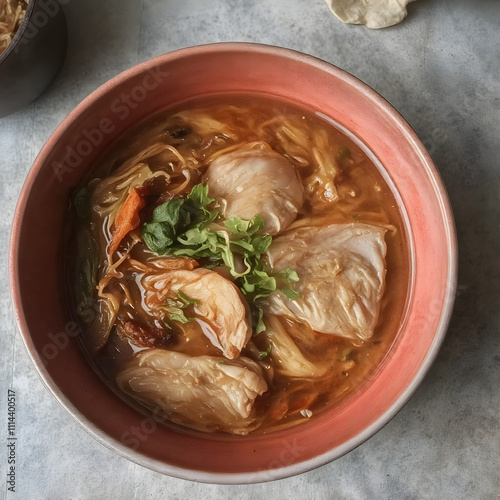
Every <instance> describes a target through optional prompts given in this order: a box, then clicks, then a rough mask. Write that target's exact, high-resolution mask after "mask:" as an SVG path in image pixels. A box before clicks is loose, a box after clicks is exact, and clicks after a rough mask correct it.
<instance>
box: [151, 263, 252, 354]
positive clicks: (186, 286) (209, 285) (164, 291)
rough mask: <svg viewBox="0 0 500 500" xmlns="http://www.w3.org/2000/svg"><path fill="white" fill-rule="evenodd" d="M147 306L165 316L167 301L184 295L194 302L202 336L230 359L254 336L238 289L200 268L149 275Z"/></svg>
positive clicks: (247, 308) (247, 311)
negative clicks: (164, 309)
mask: <svg viewBox="0 0 500 500" xmlns="http://www.w3.org/2000/svg"><path fill="white" fill-rule="evenodd" d="M142 284H143V287H144V289H145V300H144V302H145V304H146V306H147V307H148V308H149V309H150V310H151V312H152V313H153V314H155V313H156V315H162V316H163V315H164V312H163V307H164V303H165V301H166V299H173V298H176V297H177V296H178V294H179V292H181V293H182V294H183V295H184V296H186V297H188V298H189V299H190V300H192V301H195V304H194V305H193V310H194V314H195V318H194V319H196V320H198V321H201V322H203V333H204V334H205V335H206V336H207V338H208V339H209V340H210V342H211V343H212V344H213V345H214V346H215V347H217V348H219V349H221V351H222V352H223V354H224V356H225V357H226V358H228V359H233V358H235V357H237V356H238V355H239V354H240V352H241V350H242V349H243V347H245V345H246V343H247V342H248V341H249V340H250V337H251V335H252V328H251V318H250V310H249V307H248V304H247V302H246V301H245V299H244V297H243V295H242V294H241V292H240V290H239V289H238V287H237V286H236V285H235V284H234V283H232V282H231V281H229V280H227V279H225V278H223V277H222V276H221V275H220V274H218V273H216V272H214V271H210V270H208V269H204V268H200V269H194V270H192V271H188V270H178V271H171V272H166V273H161V274H152V275H147V276H145V277H144V278H143V280H142Z"/></svg>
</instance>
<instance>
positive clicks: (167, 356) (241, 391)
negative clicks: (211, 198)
mask: <svg viewBox="0 0 500 500" xmlns="http://www.w3.org/2000/svg"><path fill="white" fill-rule="evenodd" d="M116 381H117V383H118V386H119V387H120V388H121V389H122V390H123V391H124V392H126V393H127V394H129V395H131V396H132V397H133V398H134V399H137V400H139V401H141V402H142V403H144V404H145V405H146V406H148V407H151V408H154V409H155V412H157V413H158V412H159V413H162V414H164V415H165V416H166V417H167V418H169V419H171V420H173V421H174V422H177V423H179V424H182V425H186V426H189V427H194V428H197V429H200V428H201V429H202V430H206V431H215V430H221V431H225V432H231V433H235V434H246V433H247V432H248V431H249V430H252V425H253V428H255V424H253V420H254V419H253V412H252V408H253V404H254V401H255V398H256V397H257V396H259V395H260V394H263V393H264V392H265V391H267V384H266V382H265V380H264V377H263V375H262V370H261V368H260V366H259V365H258V364H257V363H256V362H254V361H252V360H250V359H248V358H244V357H240V358H238V359H237V360H234V361H228V360H225V359H224V358H222V357H214V356H195V357H193V356H187V355H186V354H182V353H179V352H173V351H167V350H165V349H148V350H144V351H140V352H139V353H137V354H136V355H135V356H134V357H133V358H132V359H131V360H130V361H129V362H128V364H127V366H126V367H125V368H124V369H123V370H122V371H121V372H120V373H118V375H117V378H116Z"/></svg>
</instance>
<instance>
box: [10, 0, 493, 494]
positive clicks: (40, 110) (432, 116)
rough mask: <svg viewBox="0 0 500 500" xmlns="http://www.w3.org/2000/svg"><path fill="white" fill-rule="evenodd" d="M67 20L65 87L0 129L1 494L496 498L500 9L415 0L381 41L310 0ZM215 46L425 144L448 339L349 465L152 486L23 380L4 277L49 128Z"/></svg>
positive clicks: (213, 3) (57, 85)
mask: <svg viewBox="0 0 500 500" xmlns="http://www.w3.org/2000/svg"><path fill="white" fill-rule="evenodd" d="M64 9H65V12H66V15H67V19H68V26H69V32H70V39H69V48H68V55H67V59H66V62H65V64H64V67H63V69H62V71H61V73H60V74H59V76H58V77H57V78H56V80H55V81H54V82H53V84H52V86H51V87H50V88H49V89H48V90H47V92H46V93H45V94H44V95H43V96H41V97H40V98H39V99H38V100H37V101H36V102H34V103H33V104H32V105H30V106H29V107H27V108H26V109H24V110H22V111H19V112H18V113H16V114H15V115H12V116H10V117H7V118H4V119H1V120H0V179H1V180H0V214H1V217H0V266H1V267H0V315H1V316H0V317H1V321H0V360H1V362H0V373H1V378H0V380H1V382H0V444H1V449H2V450H3V451H1V452H0V498H6V499H8V500H12V499H15V498H17V499H19V500H21V499H22V500H42V499H43V500H69V499H72V500H91V499H92V500H95V499H120V500H129V499H135V500H138V499H141V500H143V499H160V498H161V499H192V498H204V499H207V500H209V499H213V500H219V499H256V498H259V499H264V498H266V499H267V498H272V499H273V500H281V499H295V498H305V499H336V500H344V499H345V500H347V499H356V500H357V499H363V500H364V499H366V500H373V499H487V500H489V499H498V498H500V328H499V325H500V322H499V319H500V313H499V311H500V307H499V306H500V304H499V302H500V272H499V271H500V217H499V216H500V209H499V207H500V155H499V150H500V140H499V132H500V57H499V56H500V3H499V2H498V1H496V0H491V1H489V0H478V1H474V2H470V1H466V0H442V1H441V2H432V1H430V0H417V1H416V2H414V3H412V4H410V6H409V15H408V17H407V19H406V20H405V21H403V23H401V24H400V25H398V26H395V27H392V28H388V29H384V30H378V31H370V30H369V29H367V28H365V27H363V26H348V25H344V24H342V23H341V22H340V21H338V20H337V19H336V18H335V17H334V16H333V15H332V14H331V13H330V11H329V10H328V8H327V6H326V3H325V2H324V1H323V0H272V1H269V0H108V1H106V2H103V1H101V0H65V2H64ZM216 41H252V42H262V43H267V44H273V45H279V46H283V47H289V48H293V49H297V50H300V51H303V52H306V53H309V54H312V55H314V56H317V57H320V58H322V59H324V60H326V61H329V62H331V63H334V64H336V65H338V66H340V67H341V68H343V69H345V70H347V71H349V72H351V73H352V74H354V75H355V76H357V77H358V78H360V79H362V80H363V81H365V82H366V83H367V84H369V85H371V86H372V87H373V88H374V89H375V90H376V91H378V92H379V93H380V94H382V95H383V96H384V97H385V98H386V99H388V100H389V102H391V103H392V104H393V105H394V106H395V107H396V108H397V109H398V110H399V111H400V113H401V114H402V115H403V116H404V117H405V118H406V119H407V120H408V121H409V123H410V124H411V125H412V126H413V127H414V129H415V130H416V132H417V133H418V134H419V136H420V137H421V139H422V140H423V142H424V143H425V144H426V146H427V147H428V149H429V151H430V153H431V155H432V157H433V159H434V161H435V163H436V166H437V168H438V169H439V171H440V172H441V175H442V177H443V180H444V183H445V185H446V187H447V189H448V191H449V195H450V199H451V202H452V206H453V209H454V213H455V217H456V224H457V232H458V239H459V249H460V271H459V286H458V296H457V300H456V305H455V310H454V314H453V317H452V321H451V325H450V328H449V331H448V334H447V337H446V340H445V342H444V345H443V347H442V349H441V351H440V353H439V356H438V358H437V360H436V361H435V363H434V365H433V367H432V368H431V370H430V372H429V373H428V375H427V376H426V378H425V379H424V381H423V383H422V384H421V386H420V387H419V389H418V390H417V392H416V393H415V394H414V396H413V397H412V398H411V400H410V401H409V402H408V403H407V405H406V406H405V407H404V408H403V410H402V411H401V412H400V413H399V414H398V415H397V416H396V417H395V418H394V419H393V420H392V421H391V422H390V423H389V424H388V425H387V426H385V427H384V428H383V429H382V430H381V431H380V432H378V433H377V434H376V435H375V436H374V437H372V438H371V439H370V440H369V441H367V442H366V443H364V444H363V445H362V446H360V447H359V448H357V449H355V450H354V451H352V452H351V453H349V454H348V455H346V456H344V457H342V458H341V459H339V460H336V461H335V462H333V463H330V464H328V465H325V466H323V467H321V468H319V469H317V470H313V471H311V472H308V473H305V474H302V475H300V476H298V477H293V478H289V479H285V480H280V481H276V482H272V483H267V484H257V485H241V486H218V485H206V484H198V483H191V482H188V481H183V480H179V479H174V478H170V477H166V476H162V475H161V474H158V473H155V472H152V471H149V470H147V469H144V468H142V467H140V466H138V465H135V464H133V463H130V462H128V461H127V460H125V459H123V458H121V457H119V456H117V455H115V454H114V453H113V452H111V451H109V450H108V449H106V448H105V447H103V446H102V445H101V444H99V443H98V442H96V441H95V440H94V439H93V438H91V437H90V436H88V435H87V434H86V432H85V431H83V430H82V429H81V428H80V427H79V426H78V425H77V424H76V423H74V422H73V421H72V419H71V418H70V417H69V416H68V415H66V413H65V412H64V411H63V410H62V409H61V408H60V407H59V405H58V404H57V403H56V401H55V400H54V399H53V398H52V396H51V395H50V394H49V393H48V392H47V390H46V389H45V388H44V386H43V385H42V383H41V382H40V380H39V379H38V377H37V375H36V373H35V370H34V368H33V367H32V366H31V363H30V361H29V359H28V356H27V354H26V352H25V350H24V347H23V345H22V342H21V339H20V336H19V334H18V332H17V328H16V325H15V322H14V317H13V313H12V309H11V304H10V296H9V287H8V280H7V251H8V237H9V231H10V224H11V221H12V216H13V213H14V209H15V203H16V200H17V197H18V194H19V191H20V189H21V186H22V183H23V181H24V178H25V176H26V174H27V172H28V170H29V168H30V166H31V164H32V162H33V160H34V159H35V157H36V155H37V153H38V152H39V150H40V148H41V147H42V145H43V144H44V142H45V141H46V140H47V138H48V137H49V135H50V134H51V133H52V132H53V130H54V129H55V127H56V126H57V125H58V123H59V122H60V121H61V120H62V119H63V118H64V117H65V116H66V115H67V113H68V112H69V111H71V110H72V109H73V108H74V106H75V105H77V104H78V103H79V102H80V101H81V100H82V99H83V98H84V97H85V96H87V95H88V94H89V93H90V92H91V91H92V90H94V89H95V88H97V87H98V86H99V85H100V84H102V83H104V82H105V81H106V80H108V79H109V78H110V77H112V76H114V75H116V74H117V73H119V72H121V71H123V70H125V69H127V68H129V67H130V66H132V65H134V64H136V63H138V62H140V61H144V60H146V59H148V58H150V57H153V56H155V55H158V54H161V53H163V52H167V51H171V50H174V49H177V48H181V47H186V46H190V45H198V44H202V43H209V42H216ZM0 99H1V96H0ZM33 244H34V245H36V242H33ZM9 389H10V390H13V391H15V393H16V403H17V406H16V432H17V437H18V440H17V446H16V492H15V493H12V492H9V491H8V484H7V479H8V478H7V466H8V464H7V459H8V450H7V447H6V438H7V395H8V390H9Z"/></svg>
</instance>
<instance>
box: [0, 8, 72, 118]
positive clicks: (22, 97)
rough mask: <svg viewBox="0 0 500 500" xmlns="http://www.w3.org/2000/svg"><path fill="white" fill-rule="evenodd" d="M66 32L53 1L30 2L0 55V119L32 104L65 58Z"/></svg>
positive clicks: (60, 15)
mask: <svg viewBox="0 0 500 500" xmlns="http://www.w3.org/2000/svg"><path fill="white" fill-rule="evenodd" d="M67 39H68V32H67V27H66V18H65V17H64V12H63V9H62V7H61V5H60V4H59V2H57V0H31V1H30V2H29V4H28V8H27V9H26V15H25V16H24V19H23V21H22V23H21V26H20V27H19V29H18V30H17V33H16V34H15V35H14V38H13V39H12V42H11V43H10V44H9V45H8V46H7V48H6V49H5V50H4V51H3V52H2V53H1V54H0V118H3V117H4V116H7V115H10V114H12V113H14V112H15V111H18V110H20V109H22V108H23V107H25V106H27V105H28V104H29V103H30V102H32V101H33V100H35V99H36V98H37V97H38V96H39V95H40V94H41V93H42V92H43V91H44V90H45V89H46V88H47V87H48V86H49V84H50V82H52V80H53V79H54V77H55V76H56V74H57V72H58V71H59V69H60V68H61V66H62V63H63V61H64V56H65V55H66V46H67Z"/></svg>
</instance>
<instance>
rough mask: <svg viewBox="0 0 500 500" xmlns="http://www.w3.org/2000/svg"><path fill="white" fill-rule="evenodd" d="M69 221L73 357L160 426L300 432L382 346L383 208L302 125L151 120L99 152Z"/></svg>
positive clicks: (185, 116) (385, 295)
mask: <svg viewBox="0 0 500 500" xmlns="http://www.w3.org/2000/svg"><path fill="white" fill-rule="evenodd" d="M72 208H73V209H72V211H71V212H72V216H71V223H70V225H69V226H70V228H71V229H70V235H71V237H70V238H68V240H69V241H71V244H72V246H73V247H74V248H73V249H72V251H71V252H69V254H70V255H71V259H70V261H71V262H70V266H71V280H70V287H71V288H70V289H71V290H72V291H74V290H76V293H75V292H73V293H72V295H74V304H73V310H74V311H75V312H76V314H77V315H78V317H79V319H80V321H81V322H82V323H83V324H84V332H85V334H84V335H83V343H84V346H85V349H86V351H87V352H88V353H89V355H90V358H91V360H92V361H93V363H94V365H95V367H96V368H97V369H98V371H99V372H100V373H101V374H102V375H103V376H104V378H105V380H106V381H107V382H108V383H109V384H110V385H111V386H112V387H113V388H114V390H116V391H117V392H118V393H120V394H121V395H122V397H125V398H126V399H127V400H129V401H130V402H131V403H132V404H134V405H136V406H137V407H139V408H141V409H142V410H143V411H146V412H147V411H153V414H154V415H156V416H161V418H162V420H164V419H165V418H167V419H168V421H169V422H172V423H173V424H174V425H177V424H180V425H181V426H184V427H188V428H191V429H197V430H201V431H219V432H226V433H232V434H239V435H243V434H247V433H249V432H269V431H272V430H276V429H280V428H284V427H287V426H291V425H296V424H299V423H301V422H304V421H307V420H309V419H311V418H314V417H315V416H316V415H318V414H320V413H322V412H323V411H325V409H327V408H329V407H331V405H335V404H339V402H340V401H342V400H343V399H344V398H347V397H350V396H351V395H352V394H354V393H355V391H356V390H358V389H359V388H360V387H362V385H363V384H364V383H365V382H366V381H367V380H368V379H369V377H370V376H372V375H373V374H374V372H375V371H376V369H377V367H378V366H379V365H380V363H381V362H382V361H383V358H384V356H385V354H386V353H387V352H388V349H389V348H390V345H391V343H392V341H393V340H394V336H395V335H396V333H397V330H398V325H399V322H400V319H401V317H402V314H403V309H404V306H405V301H406V293H407V283H408V254H407V251H406V242H405V236H404V230H403V224H402V221H401V216H400V212H399V209H398V206H397V203H396V202H395V199H394V197H393V195H392V193H391V191H390V189H389V187H388V186H387V184H386V183H385V182H384V180H383V178H382V176H381V174H380V172H379V171H378V169H377V168H376V167H375V165H374V164H373V162H372V161H371V160H370V159H369V158H368V156H367V155H366V154H365V153H364V152H363V151H362V149H361V148H360V147H358V146H357V145H356V144H354V142H353V141H351V140H350V139H349V138H348V137H346V136H345V135H344V134H343V133H341V132H340V131H339V130H338V129H337V128H335V127H334V126H333V125H332V124H330V123H328V122H326V121H325V120H323V119H320V118H319V117H318V116H317V115H315V114H314V112H312V111H309V110H304V109H302V108H297V107H295V105H291V104H290V103H288V102H284V101H280V100H274V99H273V100H270V99H268V98H264V97H257V96H240V95H234V96H229V97H211V98H205V99H204V100H199V101H194V102H189V103H185V104H184V105H183V106H182V107H178V108H175V109H169V110H165V111H162V112H160V113H158V114H156V115H154V116H153V117H152V118H150V119H148V120H147V121H146V122H144V123H141V124H140V125H139V126H138V127H136V128H135V129H134V130H132V131H130V132H129V133H127V134H126V135H125V136H124V137H122V138H121V139H120V140H118V141H117V142H116V143H115V144H114V145H113V147H112V148H111V149H110V150H109V151H108V152H107V153H106V155H105V156H104V157H103V158H102V159H101V160H100V161H99V162H98V165H96V168H95V169H94V170H93V172H92V175H91V177H90V178H89V179H88V181H87V182H86V183H85V185H84V186H82V187H81V188H80V189H78V190H77V191H76V192H75V195H74V198H73V203H72ZM75 283H76V286H75Z"/></svg>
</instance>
